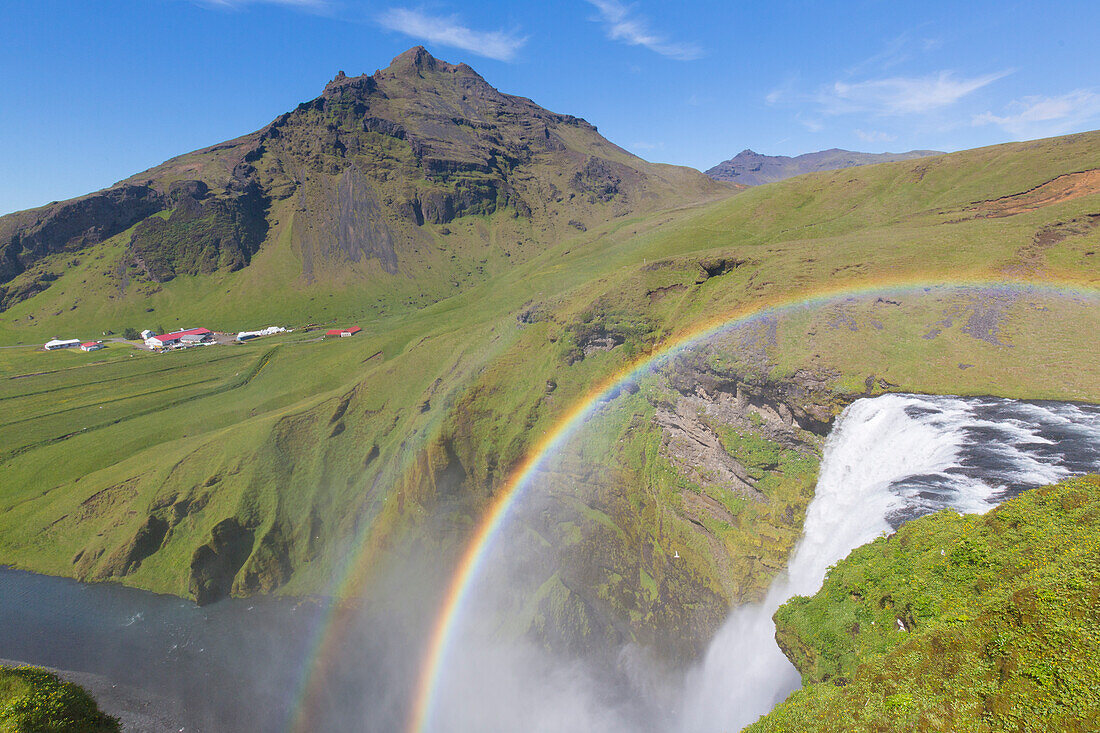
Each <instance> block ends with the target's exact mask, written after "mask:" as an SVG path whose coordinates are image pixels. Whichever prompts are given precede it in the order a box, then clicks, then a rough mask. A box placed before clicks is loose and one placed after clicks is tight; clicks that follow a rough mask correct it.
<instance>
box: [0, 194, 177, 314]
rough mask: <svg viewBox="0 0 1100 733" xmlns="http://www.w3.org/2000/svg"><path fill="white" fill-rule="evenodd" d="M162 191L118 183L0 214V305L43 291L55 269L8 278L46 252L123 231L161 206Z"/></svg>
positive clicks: (76, 246)
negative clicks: (21, 279)
mask: <svg viewBox="0 0 1100 733" xmlns="http://www.w3.org/2000/svg"><path fill="white" fill-rule="evenodd" d="M165 203H166V202H165V197H164V195H163V194H162V193H161V192H159V191H157V190H156V189H155V188H153V187H151V186H147V185H137V184H124V185H119V186H115V187H114V188H109V189H106V190H104V191H99V192H97V193H93V194H88V195H87V196H81V197H80V198H76V199H70V200H69V201H63V202H60V203H56V202H55V203H52V204H47V205H46V206H42V207H40V208H37V209H30V210H28V211H20V212H17V213H15V214H9V215H8V216H4V217H0V310H3V309H5V308H7V307H9V306H11V305H12V304H14V303H15V302H18V301H19V300H22V299H24V298H28V297H31V296H33V295H35V294H36V293H38V292H40V291H41V290H44V289H45V288H46V287H48V286H49V284H50V282H52V281H53V280H55V279H56V277H57V275H56V273H52V272H45V271H43V272H39V273H35V274H36V277H34V278H33V279H31V280H30V281H28V282H24V283H22V284H20V285H12V284H11V281H12V280H13V279H14V278H15V277H16V276H18V275H20V274H21V273H23V272H25V271H26V270H28V268H31V267H33V266H34V265H35V264H36V263H38V262H39V261H41V260H42V259H44V258H46V257H48V256H49V255H54V254H60V253H66V252H77V251H80V250H81V249H83V248H84V247H87V246H88V245H91V244H96V243H98V242H102V241H103V240H105V239H107V238H109V237H113V236H114V235H116V234H118V233H119V232H122V231H125V230H126V229H128V228H129V227H131V226H133V225H134V224H135V223H137V222H139V221H141V220H142V219H145V218H146V217H148V216H150V215H151V214H154V213H156V212H158V211H161V210H163V209H164V206H165Z"/></svg>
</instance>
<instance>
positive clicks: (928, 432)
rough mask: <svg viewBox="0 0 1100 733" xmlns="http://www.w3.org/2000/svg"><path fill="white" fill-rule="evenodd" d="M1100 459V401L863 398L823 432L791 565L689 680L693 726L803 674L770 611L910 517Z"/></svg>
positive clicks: (747, 718)
mask: <svg viewBox="0 0 1100 733" xmlns="http://www.w3.org/2000/svg"><path fill="white" fill-rule="evenodd" d="M1096 470H1100V408H1096V407H1092V406H1078V405H1071V404H1066V403H1024V402H1014V401H1011V400H998V399H988V398H957V397H928V396H918V395H884V396H882V397H876V398H872V399H862V400H858V401H856V402H854V403H853V404H852V405H851V406H849V407H848V409H847V410H845V411H844V413H843V414H842V415H841V416H840V418H838V420H837V423H836V426H835V428H834V429H833V431H832V433H831V434H830V435H829V438H828V440H827V441H826V443H825V450H824V456H823V460H822V463H821V473H820V476H819V478H818V484H817V490H816V493H815V495H814V498H813V501H812V502H811V503H810V506H809V509H808V510H807V514H806V522H805V526H804V532H803V537H802V539H801V540H800V541H799V543H798V546H797V547H796V548H795V551H794V553H793V554H792V556H791V561H790V564H789V566H788V569H787V573H786V574H785V575H784V576H782V577H781V578H779V579H777V580H776V581H775V583H773V585H772V587H771V588H770V590H769V591H768V594H767V597H766V598H765V600H764V601H763V602H762V603H760V604H754V605H750V606H743V607H741V608H738V609H736V610H735V611H734V612H733V613H732V614H731V615H730V617H729V619H727V621H726V623H725V624H724V625H723V627H722V628H721V630H720V631H719V632H718V634H717V635H716V636H715V638H714V640H713V641H712V642H711V645H710V647H709V649H708V651H707V654H706V656H705V658H704V660H703V662H702V664H701V665H700V666H699V667H698V668H697V669H695V670H693V671H692V672H691V673H690V674H689V675H688V677H687V680H686V683H685V689H684V694H683V698H682V704H681V708H680V711H681V713H680V728H681V730H683V731H685V733H696V732H702V731H733V730H739V729H741V728H742V727H744V726H745V725H748V724H749V723H751V722H753V721H754V720H756V719H757V718H758V717H759V716H760V715H762V714H764V713H766V712H768V711H769V710H770V709H771V708H772V707H773V706H774V705H775V704H776V703H778V702H780V701H782V700H783V699H784V698H785V697H786V696H787V695H788V694H789V693H790V692H791V691H792V690H794V689H795V688H797V687H798V686H799V684H800V678H799V674H798V672H797V671H796V670H795V668H794V667H793V666H792V665H791V664H790V662H789V661H788V660H787V658H786V657H785V656H783V653H782V652H781V651H780V650H779V647H778V646H777V645H776V643H775V627H774V624H773V622H772V615H773V614H774V613H775V611H776V609H777V608H778V607H779V605H780V604H782V603H783V602H784V601H786V600H787V599H789V598H790V597H791V596H794V595H812V594H813V593H815V592H816V591H817V590H818V589H819V588H820V587H821V583H822V581H823V580H824V577H825V573H826V571H827V569H828V568H829V566H831V565H833V564H835V563H836V562H837V561H838V560H841V559H843V558H844V557H846V556H847V555H848V553H849V552H851V551H852V550H853V549H854V548H856V547H858V546H859V545H862V544H865V543H867V542H869V541H871V540H872V539H874V538H875V537H876V536H878V535H880V534H882V533H884V532H889V531H891V530H892V529H893V528H895V527H896V526H898V525H899V524H900V523H901V522H903V521H906V520H908V519H911V518H914V517H917V516H921V515H924V514H928V513H930V512H933V511H937V510H939V509H943V508H945V507H950V508H952V509H955V510H956V511H959V512H983V511H986V510H988V509H990V508H992V507H993V506H995V505H996V504H997V503H999V502H1000V501H1002V500H1004V499H1005V498H1007V497H1009V496H1013V495H1015V494H1017V493H1019V492H1020V491H1022V490H1024V489H1026V488H1030V487H1033V486H1040V485H1043V484H1046V483H1051V482H1053V481H1057V480H1059V479H1061V478H1063V477H1065V476H1067V475H1069V474H1071V473H1078V472H1084V471H1096Z"/></svg>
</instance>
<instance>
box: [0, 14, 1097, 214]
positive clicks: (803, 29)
mask: <svg viewBox="0 0 1100 733" xmlns="http://www.w3.org/2000/svg"><path fill="white" fill-rule="evenodd" d="M1098 27H1100V4H1098V3H1095V2H1062V3H1039V2H1011V1H1005V0H1002V1H1001V2H996V3H993V2H959V1H958V0H953V1H952V2H936V1H930V2H900V1H892V2H886V1H881V2H880V1H875V2H871V1H869V0H867V1H863V2H845V3H840V2H809V1H802V2H783V1H781V0H780V1H774V2H754V3H749V2H737V1H736V0H727V1H726V2H703V1H696V2H680V3H668V2H656V1H655V0H636V2H632V3H628V2H624V1H623V0H562V1H560V2H532V3H520V2H505V1H503V0H483V1H482V2H477V3H473V2H457V1H450V2H448V1H446V0H428V1H427V2H423V3H407V2H401V1H400V0H393V2H389V1H385V2H356V1H355V0H132V1H130V2H126V1H122V0H120V1H117V2H116V1H113V0H103V1H102V2H84V1H82V0H71V1H67V2H56V1H51V0H33V1H32V0H7V1H6V2H4V3H3V4H2V6H0V214H2V213H7V212H10V211H14V210H18V209H23V208H27V207H31V206H36V205H41V204H44V203H47V202H49V201H51V200H56V199H64V198H68V197H71V196H76V195H79V194H83V193H87V192H89V191H93V190H96V189H99V188H103V187H105V186H109V185H110V184H112V183H114V182H116V181H118V180H120V179H122V178H125V177H127V176H129V175H131V174H133V173H136V172H139V171H141V170H143V169H145V168H148V167H150V166H153V165H156V164H157V163H159V162H161V161H163V160H165V159H166V158H169V157H171V156H173V155H177V154H180V153H184V152H187V151H189V150H193V149H195V148H199V147H204V146H206V145H210V144H213V143H216V142H219V141H222V140H225V139H229V138H232V137H236V136H238V135H241V134H244V133H247V132H250V131H252V130H255V129H257V128H259V127H262V126H263V125H265V124H266V123H267V122H269V121H270V120H271V119H272V118H274V117H275V116H276V115H278V114H280V113H282V112H285V111H287V110H289V109H291V108H293V107H294V106H295V105H296V104H298V103H299V102H302V101H305V100H307V99H311V98H313V97H315V96H317V95H318V94H319V93H320V91H321V89H322V88H323V86H324V84H325V82H327V81H328V80H329V79H331V78H332V77H333V76H334V75H335V74H336V72H337V71H339V70H344V71H346V72H347V73H348V74H359V73H371V72H373V71H374V70H375V69H377V68H379V67H384V66H386V65H387V64H388V63H389V61H390V59H391V58H392V57H393V56H395V55H397V54H398V53H400V52H401V51H403V50H405V49H406V48H408V47H410V46H412V45H415V44H418V43H419V44H423V45H424V46H426V47H427V48H428V49H429V50H430V51H431V52H432V53H433V54H435V55H436V56H438V57H440V58H442V59H445V60H447V61H452V62H458V61H466V62H467V63H469V64H470V65H471V66H473V67H474V68H475V69H477V70H478V71H479V72H480V73H481V74H482V75H483V76H484V77H485V78H486V79H487V80H488V81H489V82H490V83H491V84H493V85H494V86H496V87H497V88H499V89H501V90H502V91H505V92H509V93H513V94H520V95H523V96H527V97H531V98H532V99H534V100H535V101H536V102H537V103H539V104H541V105H542V106H544V107H547V108H549V109H551V110H554V111H556V112H565V113H569V114H574V115H577V116H580V117H584V118H586V119H587V120H589V121H590V122H592V123H594V124H596V125H597V126H599V128H600V131H601V132H602V133H603V134H604V135H605V136H607V137H608V138H609V139H611V140H612V141H613V142H615V143H617V144H619V145H621V146H623V147H625V148H627V149H629V150H631V151H633V152H635V153H637V154H638V155H641V156H642V157H645V158H648V159H650V160H656V161H661V162H669V163H678V164H683V165H690V166H694V167H696V168H701V169H705V168H708V167H710V166H711V165H714V164H716V163H718V162H720V161H722V160H724V159H726V158H729V157H731V156H733V155H734V154H736V153H737V152H738V151H740V150H742V149H744V148H752V149H753V150H756V151H758V152H761V153H768V154H785V155H796V154H799V153H803V152H809V151H813V150H820V149H823V148H829V147H842V148H850V149H855V150H866V151H873V152H880V151H884V150H891V151H898V150H909V149H914V148H932V149H940V150H960V149H964V148H970V147H976V146H981V145H989V144H994V143H999V142H1005V141H1009V140H1022V139H1030V138H1035V137H1045V136H1048V135H1058V134H1063V133H1067V132H1075V131H1081V130H1090V129H1095V128H1100V78H1098V75H1100V44H1097V42H1096V28H1098Z"/></svg>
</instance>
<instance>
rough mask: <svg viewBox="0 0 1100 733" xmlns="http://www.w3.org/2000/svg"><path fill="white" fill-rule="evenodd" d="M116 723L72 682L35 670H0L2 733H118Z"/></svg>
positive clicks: (35, 668)
mask: <svg viewBox="0 0 1100 733" xmlns="http://www.w3.org/2000/svg"><path fill="white" fill-rule="evenodd" d="M118 730H119V723H118V719H117V718H113V717H111V716H109V715H107V714H105V713H103V712H102V711H101V710H100V709H99V706H98V705H96V702H95V700H93V699H92V697H91V696H90V695H89V694H88V693H87V692H85V691H84V690H83V689H81V688H80V687H78V686H77V685H74V684H73V683H71V682H64V681H62V680H61V679H60V678H58V676H57V675H55V674H52V673H50V672H47V671H46V670H44V669H39V668H37V667H15V668H11V667H0V731H3V733H72V732H73V731H81V733H117V731H118Z"/></svg>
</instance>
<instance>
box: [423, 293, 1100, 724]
mask: <svg viewBox="0 0 1100 733" xmlns="http://www.w3.org/2000/svg"><path fill="white" fill-rule="evenodd" d="M965 288H1014V289H1026V290H1028V291H1031V292H1035V293H1040V294H1042V293H1046V294H1051V295H1062V296H1066V295H1069V296H1076V297H1080V296H1085V297H1090V298H1093V297H1096V296H1097V295H1098V294H1100V289H1098V288H1097V287H1096V286H1094V285H1089V284H1085V283H1078V282H1074V281H1072V280H1069V279H1065V280H1059V281H1057V282H1052V283H1051V282H1048V283H1035V282H1027V281H1023V280H1010V279H997V280H990V279H961V278H959V279H952V280H947V281H935V282H929V281H927V280H921V281H918V280H892V281H876V282H871V283H868V282H866V281H864V282H862V283H856V284H851V283H848V284H845V285H843V286H838V287H833V288H826V289H821V290H816V291H813V292H811V293H806V292H801V293H796V294H787V295H785V296H783V297H781V298H776V299H772V300H770V301H763V302H761V301H757V302H754V303H750V304H747V305H744V306H742V307H741V308H739V309H738V310H736V311H734V312H733V313H727V314H724V315H723V316H722V317H719V318H716V319H713V320H710V321H707V322H704V323H702V324H699V325H696V326H695V327H693V328H691V329H689V330H687V331H686V332H683V333H681V334H679V335H677V336H676V337H674V338H672V339H670V340H669V341H668V342H666V343H665V344H663V345H661V346H660V347H659V348H657V349H656V350H654V351H653V352H652V353H650V354H648V355H646V356H644V357H642V358H641V359H639V360H638V361H635V362H633V363H631V364H628V365H627V366H625V367H624V368H623V369H621V370H620V371H618V372H617V373H615V374H613V375H612V376H611V377H609V378H608V379H606V380H604V381H603V382H600V383H599V384H598V385H596V386H595V387H593V388H592V389H591V390H590V391H589V392H587V393H586V394H585V395H584V396H583V397H582V398H581V399H580V400H578V401H577V402H576V404H575V405H573V407H572V408H570V409H569V410H568V411H567V412H566V413H565V414H563V415H562V416H561V417H559V418H558V420H557V422H556V423H555V424H554V426H553V427H552V429H550V430H549V431H548V432H547V433H546V434H545V436H544V437H543V438H542V439H541V440H540V441H539V442H538V443H537V444H536V445H535V446H534V447H533V448H532V449H531V451H530V452H529V453H528V454H527V456H526V457H525V458H524V459H523V461H522V462H521V463H520V464H519V465H518V466H517V467H516V468H515V470H514V471H513V472H512V474H511V476H510V478H509V479H508V481H507V482H506V483H505V485H504V486H503V487H502V488H501V490H500V491H499V492H498V493H497V497H496V499H495V501H494V502H493V504H492V505H491V506H490V507H489V510H488V512H487V513H486V514H485V515H484V517H483V518H482V520H481V523H480V524H479V525H478V527H477V529H476V531H475V532H474V534H473V536H472V537H471V538H470V540H469V542H468V544H467V546H466V549H465V551H464V552H463V554H462V557H461V559H460V561H459V563H458V565H457V567H456V570H455V573H454V575H453V576H452V578H451V582H450V584H449V585H448V587H447V592H446V595H445V596H444V600H443V604H442V607H441V609H440V611H439V615H438V616H437V618H436V622H435V624H434V626H433V627H432V630H431V633H430V636H429V639H428V644H427V647H426V654H425V657H424V661H423V663H422V665H421V668H420V676H419V678H418V681H417V686H416V689H415V692H414V695H415V696H414V698H413V704H412V708H411V712H410V716H409V720H408V731H409V732H410V733H420V732H421V731H425V730H427V728H428V726H429V725H430V723H431V719H432V713H433V705H434V702H435V698H436V692H437V689H438V687H439V683H440V680H441V677H442V674H443V668H444V665H445V663H446V660H447V653H448V649H449V647H450V645H451V641H452V638H453V636H454V632H455V629H456V627H457V626H458V622H459V620H460V619H461V617H462V611H463V606H464V604H465V602H466V599H467V597H468V596H469V594H470V589H471V587H472V585H473V582H474V580H475V579H476V577H477V575H478V571H479V570H480V568H481V566H482V563H483V561H484V559H485V557H486V555H487V553H488V550H489V548H490V546H491V545H492V541H493V538H494V536H495V535H496V534H497V532H498V530H499V529H500V528H501V526H502V525H503V524H504V522H505V520H506V519H507V517H508V513H509V510H510V509H511V508H512V506H513V505H514V504H515V502H516V500H517V499H518V498H519V497H520V496H521V495H522V494H523V492H524V489H526V488H527V487H528V485H529V484H530V483H531V479H532V477H533V476H534V475H535V474H536V473H537V472H538V470H539V468H540V466H541V465H542V464H543V462H544V461H545V460H546V458H547V457H548V456H549V455H550V454H552V453H553V452H554V451H555V450H556V449H557V448H559V447H560V446H561V445H562V444H563V443H564V442H565V441H566V440H567V439H568V438H569V437H570V435H572V433H573V432H574V431H575V430H576V429H577V428H578V427H580V426H581V425H582V424H584V422H585V420H586V419H587V418H588V417H589V415H591V414H592V412H593V411H594V410H595V409H596V408H597V407H598V406H599V405H600V403H602V402H605V401H606V400H608V399H609V398H610V397H611V396H612V395H613V394H615V391H616V390H617V389H620V388H621V386H622V385H623V384H625V383H627V382H629V381H632V380H634V379H636V378H637V377H638V376H639V375H640V374H641V373H643V372H644V371H646V370H648V369H650V368H653V367H655V366H658V365H660V364H662V363H663V362H665V361H667V360H668V359H669V358H671V357H673V356H674V355H675V354H677V353H678V352H680V351H682V350H684V349H685V348H688V347H690V346H692V345H693V344H696V343H698V342H700V341H703V340H705V339H707V338H710V337H712V336H714V335H716V334H718V333H719V332H721V331H723V330H725V329H728V328H734V327H737V326H739V325H744V324H745V323H747V322H749V321H751V320H753V319H755V318H760V317H766V316H774V315H780V314H782V313H786V312H790V311H793V310H796V309H799V308H806V307H813V306H817V305H822V304H824V303H827V302H829V301H832V300H837V299H839V298H845V297H849V298H850V297H867V296H872V295H882V294H895V293H896V294H903V293H906V292H915V291H924V290H931V289H938V290H945V289H965Z"/></svg>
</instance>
